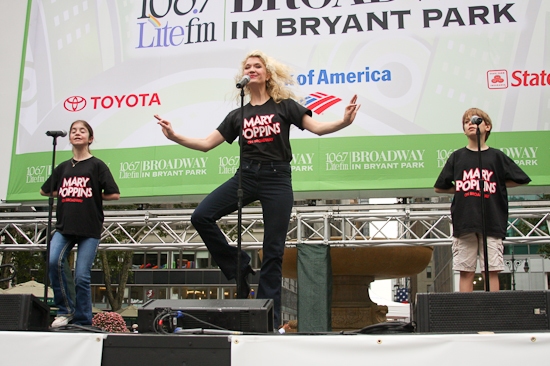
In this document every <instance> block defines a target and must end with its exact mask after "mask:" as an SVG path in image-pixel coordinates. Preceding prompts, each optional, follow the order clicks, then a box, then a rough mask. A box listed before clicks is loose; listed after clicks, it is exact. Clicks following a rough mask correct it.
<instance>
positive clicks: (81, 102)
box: [63, 95, 86, 112]
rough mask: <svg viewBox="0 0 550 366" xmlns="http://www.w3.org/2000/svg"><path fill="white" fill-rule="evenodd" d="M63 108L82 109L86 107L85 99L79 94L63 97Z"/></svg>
mask: <svg viewBox="0 0 550 366" xmlns="http://www.w3.org/2000/svg"><path fill="white" fill-rule="evenodd" d="M63 106H64V107H65V109H66V110H67V111H69V112H78V111H81V110H83V109H84V108H85V107H86V99H84V97H80V96H76V95H75V96H72V97H68V98H67V99H65V103H64V104H63Z"/></svg>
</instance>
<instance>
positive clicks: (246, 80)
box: [237, 75, 250, 89]
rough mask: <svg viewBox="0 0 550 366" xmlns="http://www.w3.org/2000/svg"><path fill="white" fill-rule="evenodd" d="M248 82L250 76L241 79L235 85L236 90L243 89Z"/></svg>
mask: <svg viewBox="0 0 550 366" xmlns="http://www.w3.org/2000/svg"><path fill="white" fill-rule="evenodd" d="M249 81H250V76H248V75H245V76H243V78H242V79H241V81H239V82H238V83H237V88H239V89H242V88H244V86H245V85H246V84H248V82H249Z"/></svg>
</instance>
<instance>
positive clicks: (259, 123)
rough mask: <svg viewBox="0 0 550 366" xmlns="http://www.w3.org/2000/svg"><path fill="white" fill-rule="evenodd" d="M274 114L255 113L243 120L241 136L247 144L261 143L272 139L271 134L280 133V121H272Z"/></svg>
mask: <svg viewBox="0 0 550 366" xmlns="http://www.w3.org/2000/svg"><path fill="white" fill-rule="evenodd" d="M273 116H275V115H274V114H268V115H264V116H259V115H256V116H254V117H251V118H250V119H246V118H245V120H244V126H243V137H244V138H245V139H247V140H248V144H261V143H263V142H271V141H273V137H272V136H273V135H278V134H280V133H281V123H280V122H273Z"/></svg>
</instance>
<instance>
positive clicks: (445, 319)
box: [414, 291, 550, 333]
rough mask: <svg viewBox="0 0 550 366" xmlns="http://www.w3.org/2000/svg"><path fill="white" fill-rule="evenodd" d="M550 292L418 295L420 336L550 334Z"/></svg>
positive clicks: (415, 312) (417, 316) (417, 319)
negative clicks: (549, 317) (498, 333)
mask: <svg viewBox="0 0 550 366" xmlns="http://www.w3.org/2000/svg"><path fill="white" fill-rule="evenodd" d="M549 305H550V292H549V291H499V292H469V293H461V292H452V293H429V294H417V295H416V303H415V307H414V321H415V322H416V331H417V332H420V333H423V332H425V333H429V332H435V333H457V332H458V333H468V332H484V331H488V332H522V331H548V330H550V323H549V319H548V308H549Z"/></svg>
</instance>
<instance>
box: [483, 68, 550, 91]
mask: <svg viewBox="0 0 550 366" xmlns="http://www.w3.org/2000/svg"><path fill="white" fill-rule="evenodd" d="M487 86H488V87H489V89H506V88H508V86H510V87H512V88H517V87H522V86H523V87H531V86H535V87H536V86H550V72H547V71H546V70H542V71H540V72H539V71H537V72H532V71H529V70H514V71H511V72H510V78H508V71H507V70H490V71H487Z"/></svg>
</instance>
